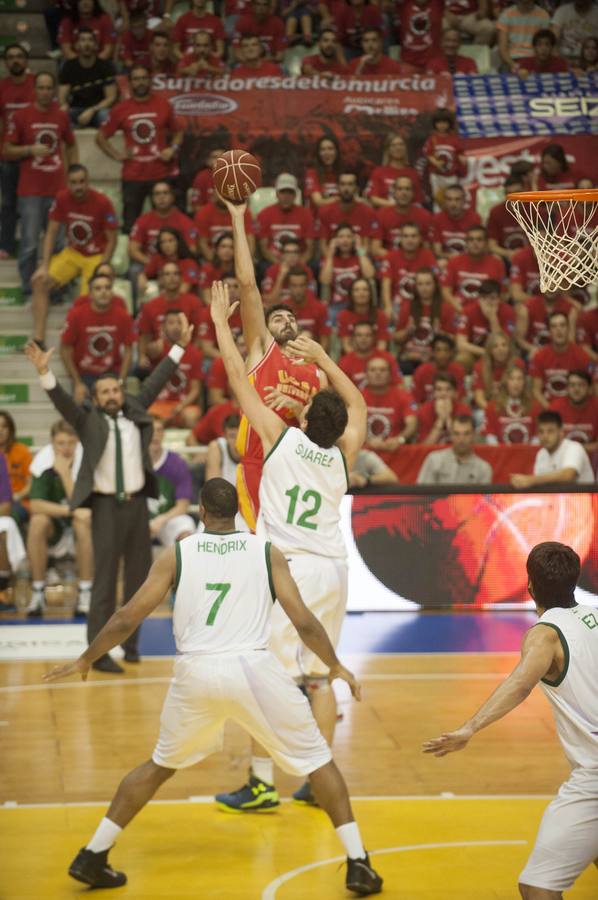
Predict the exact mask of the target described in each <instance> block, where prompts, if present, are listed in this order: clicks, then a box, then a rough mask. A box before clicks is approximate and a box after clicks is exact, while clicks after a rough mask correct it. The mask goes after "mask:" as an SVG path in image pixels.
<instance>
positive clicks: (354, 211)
mask: <svg viewBox="0 0 598 900" xmlns="http://www.w3.org/2000/svg"><path fill="white" fill-rule="evenodd" d="M319 218H320V221H319V223H318V225H319V237H321V238H324V240H326V241H329V240H330V239H331V238H333V237H334V235H335V233H336V229H337V228H338V226H339V225H341V224H343V223H344V224H346V225H350V226H351V228H352V229H353V231H354V232H355V233H356V234H358V235H360V236H361V237H364V238H372V237H377V236H378V222H377V221H376V215H375V213H374V211H373V209H372V208H371V207H370V206H368V205H367V203H360V202H359V201H356V202H355V203H353V204H351V206H350V208H349V209H344V208H343V206H342V204H341V203H340V201H338V200H337V201H336V202H335V203H330V204H328V206H322V207H321V208H320V211H319Z"/></svg>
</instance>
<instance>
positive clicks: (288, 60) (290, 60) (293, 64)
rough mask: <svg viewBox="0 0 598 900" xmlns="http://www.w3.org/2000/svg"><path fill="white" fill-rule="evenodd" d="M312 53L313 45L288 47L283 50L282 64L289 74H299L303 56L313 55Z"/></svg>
mask: <svg viewBox="0 0 598 900" xmlns="http://www.w3.org/2000/svg"><path fill="white" fill-rule="evenodd" d="M313 53H314V48H313V47H302V46H297V47H289V49H288V50H285V52H284V56H283V59H282V65H283V67H284V70H285V72H288V73H289V75H301V63H302V62H303V58H304V57H305V56H310V55H313Z"/></svg>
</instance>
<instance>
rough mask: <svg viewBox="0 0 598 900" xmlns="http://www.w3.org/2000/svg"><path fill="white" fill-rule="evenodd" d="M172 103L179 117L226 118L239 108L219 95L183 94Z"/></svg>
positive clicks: (228, 98) (230, 100) (236, 104)
mask: <svg viewBox="0 0 598 900" xmlns="http://www.w3.org/2000/svg"><path fill="white" fill-rule="evenodd" d="M171 102H172V105H173V107H174V111H175V113H176V114H177V115H178V116H225V115H227V113H232V112H234V111H235V110H236V109H237V108H238V106H239V104H238V103H236V101H235V100H232V99H231V98H230V97H221V96H219V95H217V94H181V95H180V96H177V97H173V98H172V100H171Z"/></svg>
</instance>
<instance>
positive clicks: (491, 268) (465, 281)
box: [443, 253, 506, 303]
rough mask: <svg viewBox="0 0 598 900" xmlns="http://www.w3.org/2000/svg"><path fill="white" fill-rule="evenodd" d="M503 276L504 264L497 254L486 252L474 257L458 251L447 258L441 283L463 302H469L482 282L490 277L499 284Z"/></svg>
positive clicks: (477, 293)
mask: <svg viewBox="0 0 598 900" xmlns="http://www.w3.org/2000/svg"><path fill="white" fill-rule="evenodd" d="M505 276H506V272H505V265H504V263H503V261H502V260H501V259H499V258H498V256H493V255H492V253H486V254H484V256H482V257H481V258H480V259H474V258H473V257H471V256H470V255H469V253H459V254H458V255H457V256H452V257H451V258H450V259H449V261H448V263H447V267H446V272H445V274H444V280H443V284H444V285H445V287H448V288H450V289H451V291H452V292H453V294H455V295H456V296H457V297H459V299H460V300H461V301H462V302H463V303H469V302H470V301H472V300H477V299H478V296H479V291H480V285H481V284H482V282H484V281H486V280H488V279H489V278H492V279H494V280H495V281H498V282H499V284H501V283H502V282H503V281H504V279H505Z"/></svg>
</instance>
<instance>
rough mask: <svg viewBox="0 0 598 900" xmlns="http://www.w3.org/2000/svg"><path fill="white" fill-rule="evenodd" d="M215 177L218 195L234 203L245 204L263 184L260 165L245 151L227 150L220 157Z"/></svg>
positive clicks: (214, 172) (216, 165)
mask: <svg viewBox="0 0 598 900" xmlns="http://www.w3.org/2000/svg"><path fill="white" fill-rule="evenodd" d="M213 176H214V185H215V187H216V190H217V191H218V193H219V194H220V195H221V196H222V197H224V199H225V200H230V201H231V202H232V203H243V201H244V200H246V199H247V197H249V196H250V195H251V194H253V192H254V191H255V190H257V189H258V188H259V186H260V185H261V183H262V170H261V168H260V164H259V163H258V161H257V159H256V158H255V156H252V155H251V153H247V152H246V151H245V150H227V151H226V153H223V154H222V156H219V157H218V159H217V160H216V164H215V166H214V169H213Z"/></svg>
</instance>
